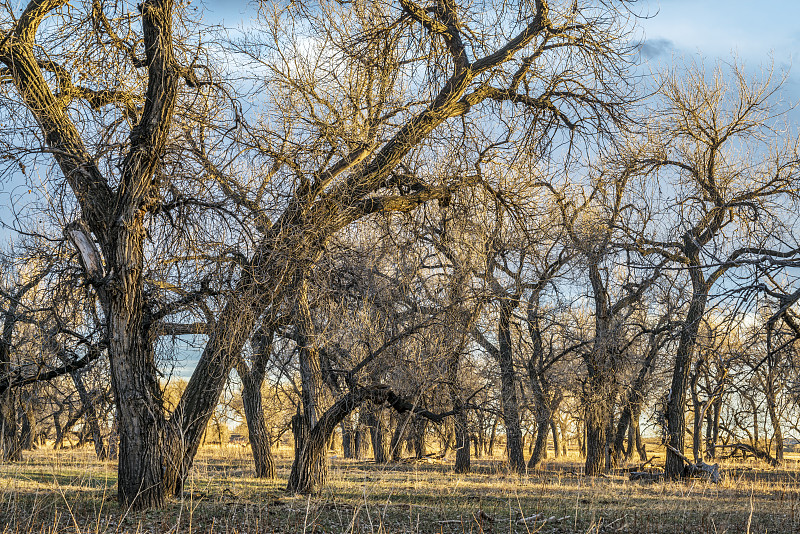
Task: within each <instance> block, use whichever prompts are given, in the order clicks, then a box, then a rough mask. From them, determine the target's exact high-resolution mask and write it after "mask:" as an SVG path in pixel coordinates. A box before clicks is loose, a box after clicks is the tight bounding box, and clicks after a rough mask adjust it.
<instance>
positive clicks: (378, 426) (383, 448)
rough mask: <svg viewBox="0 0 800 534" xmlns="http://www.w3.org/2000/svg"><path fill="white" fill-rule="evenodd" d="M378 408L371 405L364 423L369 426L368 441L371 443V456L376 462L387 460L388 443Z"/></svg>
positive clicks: (380, 462) (381, 462)
mask: <svg viewBox="0 0 800 534" xmlns="http://www.w3.org/2000/svg"><path fill="white" fill-rule="evenodd" d="M379 410H380V408H378V407H377V406H374V407H371V408H370V409H369V411H368V412H367V414H366V415H367V417H366V420H365V423H366V425H367V428H369V435H370V441H371V443H372V458H373V460H374V462H375V463H376V464H385V463H388V462H389V454H388V450H387V449H388V443H387V440H386V426H385V425H384V424H383V419H382V418H381V413H380V411H379Z"/></svg>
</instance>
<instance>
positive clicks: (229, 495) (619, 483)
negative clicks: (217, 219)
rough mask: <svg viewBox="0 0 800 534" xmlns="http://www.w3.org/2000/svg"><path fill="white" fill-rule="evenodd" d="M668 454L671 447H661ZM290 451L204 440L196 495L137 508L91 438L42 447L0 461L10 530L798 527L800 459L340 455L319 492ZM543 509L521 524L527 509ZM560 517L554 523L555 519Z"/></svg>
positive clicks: (2, 510)
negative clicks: (252, 451)
mask: <svg viewBox="0 0 800 534" xmlns="http://www.w3.org/2000/svg"><path fill="white" fill-rule="evenodd" d="M662 457H663V455H662ZM289 461H290V459H289V453H288V451H284V452H283V454H280V455H279V458H278V465H279V469H278V479H277V480H274V481H264V480H259V479H255V478H253V470H252V468H251V465H250V457H249V451H248V449H242V448H238V447H229V448H227V449H219V448H216V447H209V448H206V449H203V450H202V451H201V454H200V455H199V456H198V459H197V462H196V467H195V469H194V470H193V472H192V476H191V480H190V481H189V484H188V487H187V491H186V492H185V495H184V497H183V499H181V500H175V501H173V502H171V503H170V504H169V506H168V507H167V508H166V509H164V510H158V511H150V512H145V513H129V512H127V511H126V510H125V509H124V508H122V507H120V506H119V505H118V504H117V502H116V495H115V483H116V469H115V466H114V465H113V464H111V463H103V462H98V461H97V460H95V459H94V457H93V454H92V451H91V450H89V449H84V450H78V451H59V452H53V451H36V452H32V453H28V454H27V455H26V459H25V461H24V462H22V463H19V464H13V465H4V466H1V467H0V520H1V521H2V523H0V525H2V532H15V533H16V532H45V533H51V532H71V533H77V532H81V533H95V534H100V533H110V532H115V533H116V532H171V533H175V534H178V533H193V532H215V533H222V532H230V533H233V532H308V533H311V532H316V533H321V532H336V533H339V532H352V533H381V532H387V533H395V532H397V533H401V532H402V533H416V532H437V533H442V534H455V533H476V534H477V533H481V532H487V533H488V532H491V533H507V532H517V533H526V534H527V533H533V532H542V533H549V532H665V533H666V532H669V533H676V532H709V533H722V532H747V531H748V529H749V531H750V532H797V531H798V530H800V510H799V509H798V506H799V505H800V485H798V478H799V477H798V475H799V474H800V472H798V470H797V468H798V466H797V459H794V458H791V459H790V460H789V461H788V462H787V466H786V467H785V468H783V469H776V470H772V469H764V468H763V466H759V465H756V464H742V463H739V464H728V465H726V466H725V474H726V478H725V481H724V482H723V483H722V484H719V485H713V484H709V483H706V482H704V481H700V480H695V481H689V482H685V483H672V482H667V483H654V484H646V483H635V482H629V481H628V480H627V479H626V478H625V477H624V476H622V475H618V476H609V477H608V478H586V477H583V476H580V475H579V474H577V473H579V471H580V462H579V460H578V459H577V458H567V459H560V460H557V461H555V460H554V461H550V462H548V463H546V464H545V466H544V469H542V470H540V471H538V472H536V473H534V474H532V475H530V476H526V477H522V478H520V477H517V476H514V475H510V474H508V473H507V472H506V471H505V469H504V467H503V464H502V462H501V461H499V460H497V459H495V460H477V461H474V463H473V465H474V467H475V472H474V473H472V474H470V475H454V474H453V473H452V472H451V470H450V469H451V467H450V465H449V464H447V463H441V464H440V463H429V464H428V463H422V464H390V465H387V466H376V465H374V464H371V463H369V462H358V461H343V460H340V459H334V460H333V462H332V467H331V473H330V475H331V480H330V484H329V485H328V487H327V488H326V489H325V490H324V491H323V492H322V494H320V495H318V496H315V497H310V498H309V497H303V496H290V495H285V494H284V491H283V488H284V486H285V482H286V477H287V476H288V468H289ZM531 516H536V517H537V518H538V519H537V520H531V521H528V522H520V521H519V519H520V518H522V517H531ZM548 518H550V519H551V520H550V521H546V520H547V519H548Z"/></svg>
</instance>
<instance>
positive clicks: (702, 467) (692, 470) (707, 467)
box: [667, 445, 722, 484]
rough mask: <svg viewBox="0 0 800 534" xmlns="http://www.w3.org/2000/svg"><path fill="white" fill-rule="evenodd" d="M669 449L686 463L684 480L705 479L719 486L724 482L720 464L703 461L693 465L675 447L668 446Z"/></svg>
mask: <svg viewBox="0 0 800 534" xmlns="http://www.w3.org/2000/svg"><path fill="white" fill-rule="evenodd" d="M667 448H668V449H669V450H671V451H672V452H674V453H675V454H677V455H678V456H679V457H681V458H682V459H683V461H684V462H686V466H685V467H684V468H683V478H705V479H707V480H709V481H711V482H713V483H714V484H718V483H719V482H721V481H722V473H720V472H719V464H707V463H705V462H704V461H703V460H699V461H698V462H697V463H692V461H691V460H689V459H688V458H687V457H686V456H685V455H684V454H683V453H682V452H680V451H679V450H678V449H676V448H675V447H672V446H671V445H667Z"/></svg>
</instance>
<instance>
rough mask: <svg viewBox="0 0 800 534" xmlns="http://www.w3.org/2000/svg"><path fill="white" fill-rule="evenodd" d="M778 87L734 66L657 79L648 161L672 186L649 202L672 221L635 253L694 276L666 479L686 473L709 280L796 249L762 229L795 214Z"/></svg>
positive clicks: (793, 175) (791, 142) (793, 152)
mask: <svg viewBox="0 0 800 534" xmlns="http://www.w3.org/2000/svg"><path fill="white" fill-rule="evenodd" d="M779 88H780V84H779V83H778V84H776V83H773V82H772V81H771V79H769V78H768V79H767V80H766V81H751V80H749V79H748V78H747V77H746V75H745V74H744V72H743V71H742V69H741V68H740V67H738V66H732V67H729V68H726V69H725V70H723V68H722V67H717V68H716V69H715V70H713V71H712V72H708V73H707V72H706V71H705V70H704V69H703V67H699V66H696V67H693V68H690V69H688V70H687V71H686V72H685V73H673V74H671V75H669V76H667V77H666V78H665V79H664V83H663V85H662V89H661V95H662V102H663V107H662V111H661V112H660V113H659V114H658V115H657V117H658V119H657V120H655V121H654V123H653V124H652V130H651V133H652V135H651V136H650V138H649V140H648V142H649V141H652V142H653V147H652V156H650V157H647V158H645V159H646V160H647V161H648V162H650V163H651V164H653V165H655V166H656V167H657V169H658V171H657V172H656V173H655V174H654V175H653V176H654V178H656V177H657V178H658V180H659V181H660V182H661V183H662V184H669V188H663V187H662V188H661V189H660V191H662V194H661V195H658V194H656V195H654V197H653V201H652V203H651V204H652V205H657V204H661V206H663V207H661V208H658V207H657V208H655V209H656V210H657V211H660V210H663V212H664V213H665V214H668V215H667V216H668V217H669V218H670V219H671V220H672V221H673V222H672V226H670V227H669V228H666V229H664V230H661V231H660V233H661V236H662V237H658V236H657V237H656V238H652V236H647V235H639V236H638V237H637V240H638V243H639V244H640V253H643V254H661V255H662V256H663V257H665V258H668V259H669V260H670V261H671V262H674V263H675V264H676V265H679V266H681V267H683V268H684V269H686V271H687V273H688V277H689V280H690V283H691V295H690V296H689V301H688V303H687V305H686V311H685V315H684V317H683V324H682V326H681V334H680V338H679V342H678V346H677V348H676V354H675V363H674V368H673V373H672V382H671V386H670V389H669V395H668V397H667V407H666V423H667V445H668V449H667V458H666V465H665V472H666V474H667V476H669V477H679V476H681V475H682V474H683V472H684V460H683V458H682V457H681V454H682V453H683V448H684V439H685V431H686V423H685V411H686V392H687V388H688V385H689V376H690V374H691V365H692V362H693V361H694V356H695V347H696V344H697V338H698V331H699V328H700V325H701V322H702V318H703V316H704V314H705V313H706V308H707V306H708V303H709V295H710V292H711V289H712V287H714V286H715V284H717V283H718V282H720V280H721V279H722V278H723V277H724V276H725V275H726V273H729V271H730V272H731V273H733V272H735V268H736V267H737V266H739V265H743V264H745V263H751V264H752V263H755V262H762V261H766V260H764V258H767V257H773V258H785V257H791V256H792V255H794V254H796V250H795V247H793V246H791V245H790V246H789V247H786V245H785V244H784V243H786V242H787V241H786V240H787V239H789V241H790V242H791V237H790V236H789V235H786V234H783V235H774V234H772V233H771V232H769V231H765V230H769V229H771V228H779V227H780V226H781V225H778V224H774V223H775V221H776V220H780V219H781V218H782V217H789V218H791V217H790V213H791V206H793V205H794V200H793V191H794V190H795V183H796V179H797V170H798V169H797V163H798V161H800V160H799V159H798V150H797V148H798V145H797V140H796V139H793V138H790V137H787V136H785V135H782V131H783V130H779V129H775V123H776V121H777V120H779V119H780V118H781V117H782V116H783V113H785V110H784V111H781V110H780V109H779V108H778V105H777V104H776V103H775V102H774V101H775V97H776V95H777V91H778V90H779ZM659 196H660V197H662V198H659ZM632 234H633V235H635V233H633V232H632ZM676 451H677V452H676Z"/></svg>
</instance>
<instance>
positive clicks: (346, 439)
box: [341, 414, 355, 459]
mask: <svg viewBox="0 0 800 534" xmlns="http://www.w3.org/2000/svg"><path fill="white" fill-rule="evenodd" d="M341 427H342V456H344V457H345V458H346V459H350V458H354V457H355V450H354V449H355V448H354V445H355V443H354V441H355V436H354V435H353V434H354V432H353V417H352V414H351V415H348V416H347V417H345V418H344V420H343V421H342V425H341Z"/></svg>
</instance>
